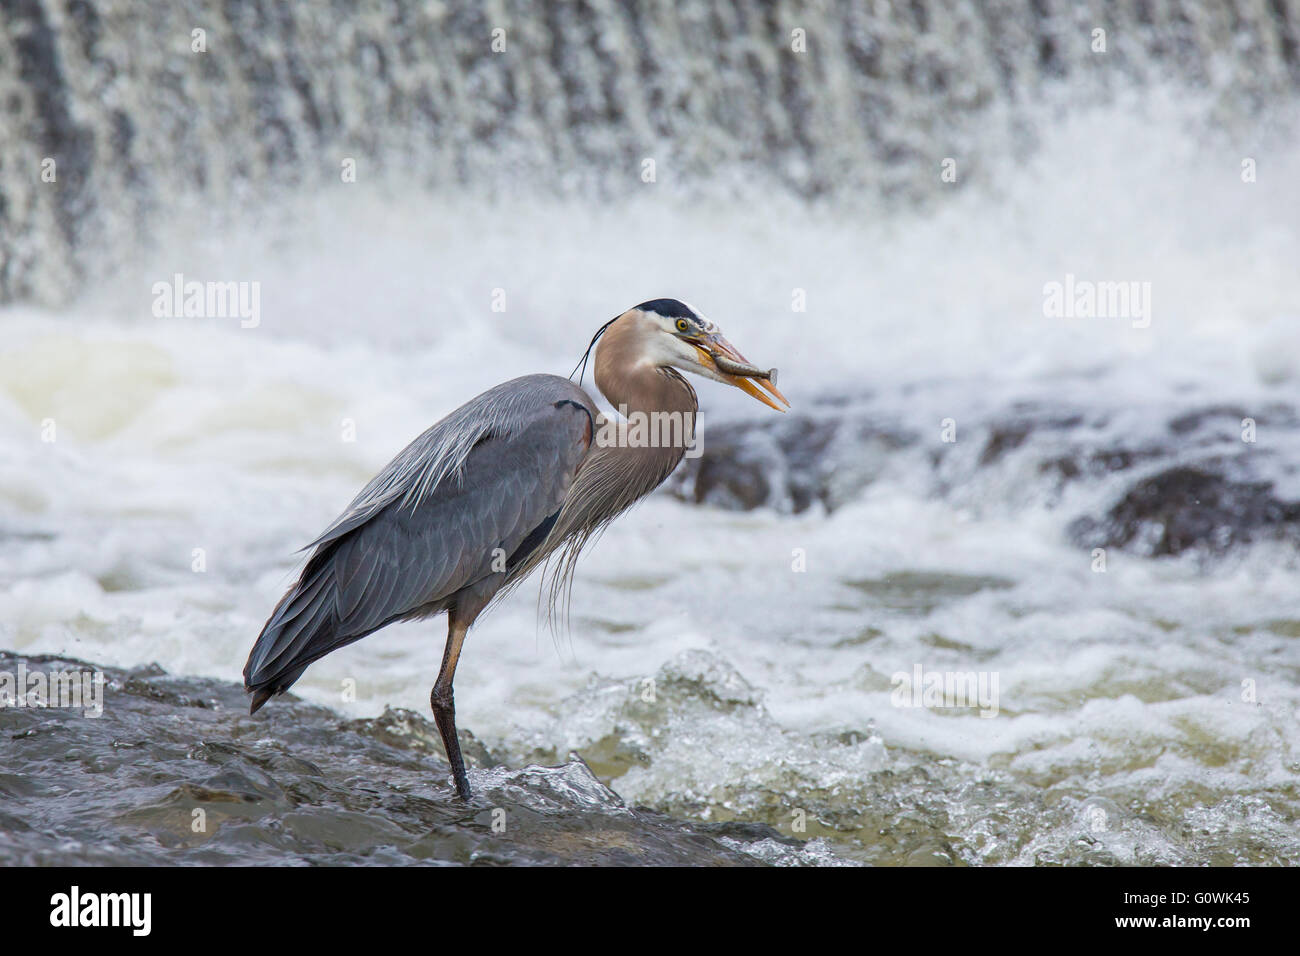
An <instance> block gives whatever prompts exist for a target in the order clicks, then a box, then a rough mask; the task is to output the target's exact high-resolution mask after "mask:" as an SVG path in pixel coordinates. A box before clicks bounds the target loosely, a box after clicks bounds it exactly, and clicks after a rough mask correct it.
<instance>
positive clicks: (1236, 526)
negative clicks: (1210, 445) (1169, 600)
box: [1068, 464, 1300, 557]
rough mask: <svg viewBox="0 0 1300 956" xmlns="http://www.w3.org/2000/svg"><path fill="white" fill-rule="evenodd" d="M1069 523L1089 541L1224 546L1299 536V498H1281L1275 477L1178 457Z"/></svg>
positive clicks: (1159, 548)
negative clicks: (1097, 514) (1246, 475)
mask: <svg viewBox="0 0 1300 956" xmlns="http://www.w3.org/2000/svg"><path fill="white" fill-rule="evenodd" d="M1068 531H1069V534H1070V536H1071V538H1072V539H1073V540H1074V541H1075V542H1076V543H1077V544H1079V545H1080V547H1084V548H1092V547H1105V546H1107V545H1113V546H1116V547H1121V548H1127V549H1128V550H1130V551H1136V552H1138V553H1141V554H1144V555H1148V556H1151V557H1158V556H1161V555H1173V554H1180V553H1182V552H1184V551H1187V550H1192V549H1195V550H1200V551H1205V552H1211V553H1218V552H1223V551H1226V550H1228V549H1229V548H1232V547H1234V546H1236V545H1241V544H1249V543H1251V542H1252V541H1256V540H1260V539H1262V538H1266V537H1269V538H1278V539H1291V540H1294V541H1300V501H1283V500H1281V499H1279V498H1278V497H1277V496H1276V494H1275V493H1274V491H1273V483H1272V482H1269V481H1249V480H1233V479H1231V478H1229V477H1227V476H1226V475H1224V474H1222V473H1219V472H1218V471H1217V467H1216V466H1215V465H1213V464H1208V465H1201V466H1198V467H1194V466H1184V465H1179V466H1175V467H1173V468H1167V469H1165V470H1164V471H1161V472H1159V473H1157V474H1155V475H1152V476H1151V477H1149V478H1143V479H1142V480H1141V481H1138V482H1137V483H1136V484H1135V485H1133V487H1132V488H1130V489H1129V491H1128V492H1126V493H1125V494H1124V495H1123V496H1122V497H1121V498H1120V500H1119V501H1117V502H1116V503H1115V504H1114V505H1113V506H1112V507H1111V508H1110V509H1109V510H1108V511H1107V512H1106V513H1105V514H1104V515H1103V516H1102V517H1101V518H1093V517H1089V516H1084V517H1080V518H1076V519H1075V520H1074V521H1073V522H1071V523H1070V526H1069V529H1068Z"/></svg>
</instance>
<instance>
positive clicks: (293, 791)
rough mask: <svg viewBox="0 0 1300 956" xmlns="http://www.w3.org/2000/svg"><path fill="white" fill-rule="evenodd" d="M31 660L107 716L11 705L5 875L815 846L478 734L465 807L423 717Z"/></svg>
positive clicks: (665, 857) (3, 777) (596, 857)
mask: <svg viewBox="0 0 1300 956" xmlns="http://www.w3.org/2000/svg"><path fill="white" fill-rule="evenodd" d="M20 665H21V666H25V667H26V669H27V671H28V672H36V671H41V672H45V673H50V672H54V671H95V670H103V672H104V673H105V675H106V679H107V683H106V688H105V691H104V708H103V715H102V716H101V717H98V718H95V717H91V716H83V715H82V712H80V711H76V710H68V709H55V708H48V709H47V708H36V707H17V706H6V707H0V746H2V747H3V752H4V763H3V767H2V769H0V865H5V866H10V865H31V864H68V863H76V864H96V865H137V864H229V863H239V864H259V863H260V864H267V863H276V864H284V863H295V864H330V865H357V864H392V863H412V862H429V863H454V864H487V865H493V864H551V865H554V864H561V865H563V864H614V865H619V864H627V865H657V864H696V865H698V864H705V865H739V866H745V865H757V864H759V863H761V862H762V860H764V859H768V858H769V857H771V856H772V850H771V848H772V846H774V845H777V844H780V845H788V848H787V855H789V854H797V853H798V851H799V848H800V847H801V846H802V844H801V843H800V842H799V841H792V840H791V839H790V838H789V837H783V836H782V835H781V834H780V833H779V832H778V831H776V830H775V829H773V828H771V827H763V826H758V827H757V828H755V826H754V825H752V824H749V825H747V824H736V825H734V826H733V825H727V824H721V825H709V826H706V825H701V824H691V823H685V822H682V821H680V820H675V819H672V818H670V817H667V816H664V815H662V814H659V813H655V812H650V811H646V810H642V809H638V808H632V807H628V806H626V805H625V804H624V803H623V801H622V800H621V799H620V798H619V797H618V795H617V794H615V793H614V792H613V791H611V790H609V789H608V788H607V787H605V786H604V785H603V784H601V783H600V781H599V780H597V779H596V777H595V776H594V775H593V774H592V772H591V771H590V770H589V769H588V768H587V766H586V764H585V763H583V762H582V760H581V759H579V758H578V757H576V756H573V757H571V758H570V760H569V762H568V763H566V764H564V765H562V766H559V767H540V766H529V767H524V768H521V769H516V770H510V769H507V768H505V767H501V766H499V762H498V761H496V760H495V759H494V758H493V757H492V756H491V754H489V753H488V751H487V750H486V749H485V748H484V747H483V746H482V745H481V744H479V743H478V742H477V741H474V740H473V738H472V737H469V736H468V735H467V736H466V737H465V744H466V759H467V760H468V761H469V763H470V764H471V766H472V767H474V768H477V769H474V770H471V775H472V779H473V782H474V786H475V789H476V796H475V799H474V801H473V802H472V803H471V804H470V805H465V804H462V803H461V802H460V801H459V800H458V799H456V797H455V796H454V793H453V791H452V789H451V786H450V782H449V776H448V769H447V766H446V764H445V762H443V761H442V760H441V759H440V757H439V756H435V750H437V752H438V753H439V754H440V748H438V747H437V744H436V741H437V739H438V738H437V731H436V728H435V727H434V726H433V724H432V723H431V722H430V721H427V720H425V719H424V718H423V717H421V716H419V715H418V714H414V713H411V712H409V711H402V710H388V711H386V712H385V713H384V714H383V715H382V716H380V717H378V718H375V719H371V720H348V719H346V718H344V717H342V716H340V715H339V714H336V713H334V712H333V711H330V710H328V709H326V708H323V707H317V706H314V705H312V704H308V703H304V702H303V701H300V700H297V699H296V698H294V697H292V696H291V695H289V696H286V697H283V698H278V699H277V700H276V701H275V702H274V703H273V704H272V705H271V706H268V707H267V708H265V709H264V710H263V711H262V712H260V713H259V714H257V715H256V716H249V715H248V713H247V700H246V698H245V696H244V694H243V691H242V689H241V688H239V687H238V686H236V685H234V684H227V683H224V682H221V681H215V680H209V679H202V678H180V677H172V676H169V675H167V674H165V673H163V672H162V671H161V670H160V669H158V668H157V667H149V668H138V669H136V670H133V671H125V670H117V669H113V668H102V669H101V668H96V667H95V666H94V665H91V664H86V663H83V662H79V661H74V660H68V659H62V658H52V657H20V656H17V655H14V654H11V653H9V652H0V671H6V672H9V673H11V674H12V673H16V672H17V670H18V669H19V667H20ZM502 827H504V829H502ZM758 843H761V844H762V850H763V852H762V853H761V854H759V856H756V855H755V854H754V853H751V852H749V851H748V847H749V845H750V844H758ZM760 856H761V857H762V859H760V858H759V857H760Z"/></svg>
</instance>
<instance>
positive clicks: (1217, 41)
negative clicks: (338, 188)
mask: <svg viewBox="0 0 1300 956" xmlns="http://www.w3.org/2000/svg"><path fill="white" fill-rule="evenodd" d="M1097 31H1104V33H1100V34H1099V33H1098V32H1097ZM1298 33H1300V0H1234V2H1222V3H1203V2H1199V0H1186V2H1184V0H1151V2H1142V0H1133V2H1125V3H1120V4H1111V3H1102V2H1091V3H1084V4H1078V3H1073V2H1067V0H1034V2H1032V3H1031V4H1028V5H1026V4H1024V3H1022V2H1018V0H988V2H979V3H976V2H960V3H948V2H938V0H915V2H888V0H876V2H874V3H873V2H853V0H823V2H812V3H795V2H775V3H767V2H759V0H684V2H680V3H675V4H670V3H638V2H632V0H626V2H620V0H564V2H546V3H533V2H526V0H489V2H484V3H477V2H447V3H439V2H423V0H362V2H358V3H347V4H344V3H334V4H328V5H327V4H322V3H280V2H271V0H225V2H220V3H219V2H215V0H206V2H205V0H2V2H0V301H12V300H15V299H30V300H36V301H48V302H54V301H59V300H61V299H65V298H67V297H68V296H69V295H70V294H71V293H72V290H73V289H74V288H75V285H76V283H77V281H78V277H79V276H81V275H83V274H84V273H85V271H86V269H87V267H88V266H89V265H91V264H93V265H94V267H97V268H104V267H106V263H110V262H112V261H113V258H114V256H115V255H118V254H121V253H122V251H123V250H126V249H129V248H131V247H133V246H134V245H135V244H137V243H139V242H141V241H145V240H147V238H148V236H149V235H150V232H151V230H152V229H153V228H154V227H156V225H157V224H158V222H159V221H160V220H161V219H164V218H166V217H167V216H169V215H175V214H176V210H177V209H178V208H182V207H183V206H184V205H185V204H186V203H189V204H191V207H192V208H198V209H206V210H213V209H218V210H221V209H226V210H228V209H232V208H239V207H240V206H241V205H243V204H248V203H256V202H257V200H258V197H259V196H263V195H267V194H269V191H274V190H283V189H292V188H312V187H314V186H318V185H319V184H321V183H324V182H326V181H328V180H331V179H333V180H334V181H337V180H338V178H339V177H340V175H345V174H346V168H347V163H348V162H349V161H351V162H352V163H353V164H354V165H353V168H354V169H356V170H357V171H358V175H367V176H371V175H374V174H376V173H382V174H384V175H386V176H388V177H390V178H393V177H398V178H399V179H400V181H401V182H402V183H403V184H404V186H405V188H418V189H421V190H452V189H467V188H470V189H483V190H500V189H510V190H522V191H531V192H540V193H548V192H560V193H577V194H583V195H586V194H590V195H607V194H610V193H617V192H618V191H620V190H628V189H633V188H636V186H637V185H638V183H639V182H640V181H641V178H642V177H643V176H644V175H645V170H646V168H647V167H646V165H645V164H646V160H652V161H653V162H654V171H655V172H654V174H655V175H656V176H657V177H659V178H661V179H665V180H669V181H671V182H672V183H673V184H674V185H675V186H677V187H679V188H682V189H698V190H718V189H729V188H740V189H745V188H753V186H754V184H763V185H764V187H767V186H778V187H780V188H783V189H786V190H788V191H790V192H792V193H795V194H797V195H802V196H806V197H811V198H815V197H824V196H829V197H834V196H839V195H845V194H850V193H852V194H863V193H866V194H869V195H873V196H883V197H902V198H903V199H904V200H906V199H908V198H914V197H915V195H916V193H917V192H918V190H917V188H916V184H917V182H918V181H919V179H918V170H919V169H923V170H924V175H925V176H926V177H932V174H933V171H934V170H936V169H937V168H938V164H939V163H940V162H941V161H942V159H943V158H944V157H949V156H963V157H968V156H970V155H977V154H978V153H979V151H980V150H981V149H984V148H997V147H998V146H999V144H1005V143H1007V142H1013V141H1014V142H1017V143H1022V144H1025V145H1032V132H1033V131H1032V122H1031V120H1030V119H1029V117H1031V116H1032V111H1031V107H1033V106H1034V103H1035V101H1036V100H1045V99H1050V97H1051V96H1052V90H1053V89H1054V88H1057V87H1060V86H1061V85H1062V84H1061V82H1060V81H1066V82H1067V83H1068V88H1069V91H1070V96H1069V102H1068V105H1070V106H1072V107H1078V106H1081V105H1086V104H1088V103H1090V102H1097V101H1101V100H1104V99H1105V98H1107V97H1112V96H1114V95H1115V94H1116V91H1118V90H1127V89H1142V88H1145V87H1147V86H1149V85H1151V84H1153V83H1160V82H1163V83H1174V84H1177V85H1180V86H1186V87H1188V88H1191V89H1194V90H1198V91H1202V92H1203V93H1204V94H1205V98H1206V102H1207V103H1208V104H1210V105H1209V106H1207V110H1209V111H1210V114H1211V119H1212V121H1213V122H1215V123H1225V122H1228V123H1230V122H1231V121H1232V118H1233V117H1234V116H1238V115H1242V114H1243V113H1249V112H1250V111H1252V110H1253V109H1255V108H1256V107H1258V106H1259V105H1261V104H1267V103H1272V102H1276V101H1278V100H1279V99H1290V98H1292V97H1294V94H1295V91H1296V89H1297V86H1300V53H1298V52H1297V39H1298ZM1099 42H1100V43H1101V44H1102V45H1103V49H1098V44H1099Z"/></svg>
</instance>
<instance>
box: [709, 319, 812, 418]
mask: <svg viewBox="0 0 1300 956" xmlns="http://www.w3.org/2000/svg"><path fill="white" fill-rule="evenodd" d="M692 344H694V345H695V351H696V352H697V353H698V354H699V358H700V364H701V365H703V366H704V367H705V368H707V369H709V370H710V371H712V372H714V373H715V374H716V375H718V376H719V377H720V378H721V379H722V380H723V381H724V382H726V383H727V384H728V385H734V386H735V387H736V388H738V389H740V390H741V391H742V392H744V393H745V394H747V395H752V396H753V397H754V398H756V399H758V400H759V401H760V402H762V403H763V404H764V405H766V406H767V407H768V408H774V409H776V410H777V411H778V412H783V411H785V409H784V408H782V407H781V406H780V405H778V404H777V403H776V402H774V401H772V399H770V398H768V397H767V395H765V394H764V391H766V392H767V393H768V394H770V395H773V396H775V397H776V398H778V399H780V400H781V401H782V402H784V403H785V404H786V407H789V405H790V400H789V399H788V398H786V397H785V396H784V395H782V394H781V392H780V390H778V389H777V387H776V386H775V385H773V384H772V383H771V382H770V381H768V380H767V379H765V378H748V377H746V376H744V375H732V374H729V373H727V372H724V371H722V369H720V368H718V363H717V362H716V361H714V356H715V355H721V356H723V357H724V358H726V359H730V360H731V362H733V363H738V364H740V365H749V359H747V358H745V356H743V355H741V354H740V352H738V351H737V350H736V347H735V346H734V345H732V344H731V343H730V342H728V341H727V340H726V339H724V338H723V337H722V336H721V335H710V336H708V337H707V338H705V339H704V340H703V341H702V342H695V343H692ZM755 383H757V384H755ZM760 386H761V387H762V390H760Z"/></svg>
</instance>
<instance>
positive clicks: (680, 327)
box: [677, 319, 690, 332]
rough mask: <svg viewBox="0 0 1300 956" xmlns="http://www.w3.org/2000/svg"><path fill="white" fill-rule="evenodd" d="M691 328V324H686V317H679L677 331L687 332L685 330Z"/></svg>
mask: <svg viewBox="0 0 1300 956" xmlns="http://www.w3.org/2000/svg"><path fill="white" fill-rule="evenodd" d="M689 328H690V326H689V325H687V324H686V320H685V319H678V320H677V331H678V332H685V331H686V330H687V329H689Z"/></svg>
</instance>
